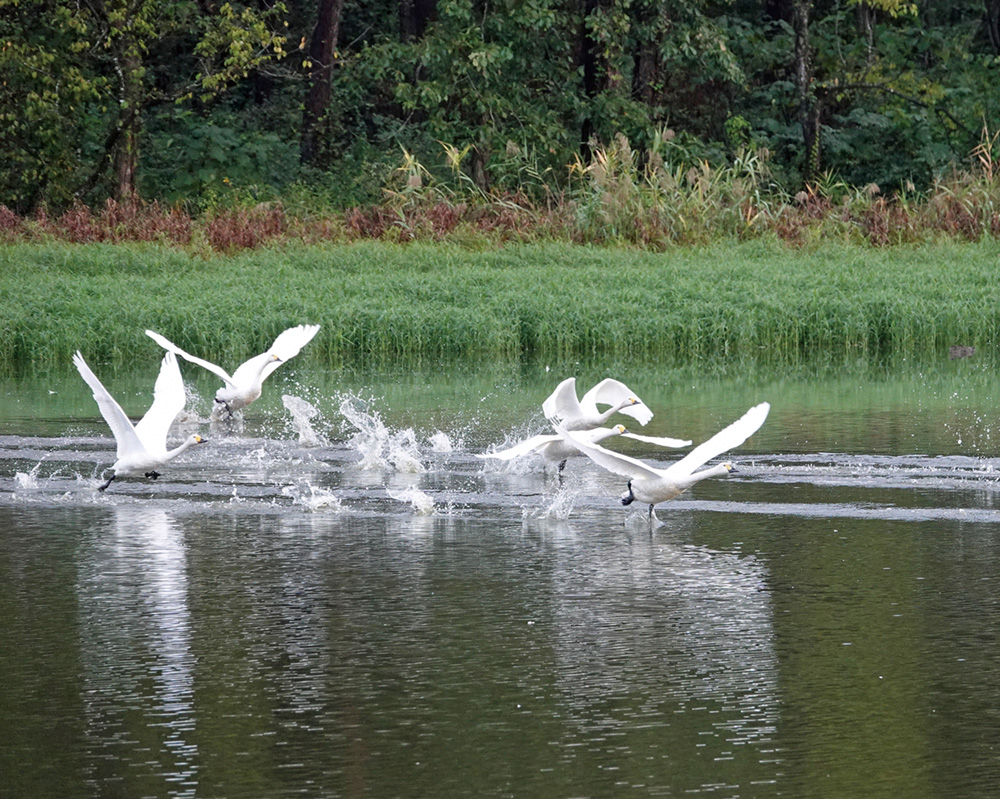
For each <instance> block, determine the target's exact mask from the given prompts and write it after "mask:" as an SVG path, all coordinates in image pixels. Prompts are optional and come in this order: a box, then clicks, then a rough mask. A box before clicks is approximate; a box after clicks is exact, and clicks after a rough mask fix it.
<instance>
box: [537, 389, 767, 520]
mask: <svg viewBox="0 0 1000 799" xmlns="http://www.w3.org/2000/svg"><path fill="white" fill-rule="evenodd" d="M770 410H771V406H770V404H769V403H767V402H762V403H760V404H759V405H755V406H754V407H752V408H751V409H750V410H748V411H747V412H746V413H745V414H743V416H741V417H740V418H739V419H737V420H736V421H735V422H733V423H732V424H731V425H729V426H728V427H726V428H724V429H722V430H720V431H719V432H718V433H716V434H715V435H714V436H712V437H711V438H710V439H708V441H705V442H703V443H701V444H699V445H698V446H697V447H695V448H694V449H693V450H691V451H690V452H689V453H688V454H687V455H685V456H684V457H683V458H681V459H680V460H679V461H677V462H676V463H673V464H671V465H670V466H668V467H667V468H666V469H656V468H654V467H652V466H648V465H647V464H645V463H643V462H642V461H640V460H636V459H635V458H630V457H629V456H628V455H622V454H620V453H618V452H612V451H611V450H608V449H604V447H601V446H599V445H598V444H595V443H593V442H591V441H588V440H587V439H585V438H584V437H583V436H581V435H579V434H574V433H571V432H569V431H567V430H566V428H564V427H561V426H557V427H556V431H557V432H558V433H559V435H561V436H562V437H563V438H564V439H565V440H566V441H567V442H568V443H569V444H571V445H573V446H575V447H576V448H577V449H579V450H580V451H581V452H583V453H584V454H585V455H587V456H588V457H589V458H590V459H591V460H592V461H594V463H596V464H597V465H598V466H602V467H604V468H605V469H607V470H608V471H609V472H614V473H615V474H620V475H622V476H624V477H628V478H629V481H628V491H627V492H626V493H625V494H623V495H622V498H621V500H622V505H629V504H631V503H632V502H634V501H636V500H638V501H639V502H643V503H648V504H649V523H650V524H652V523H653V506H654V505H656V504H657V503H660V502H666V501H667V500H669V499H674V498H675V497H678V496H680V495H681V494H682V493H683V492H685V491H687V490H688V489H689V488H690V487H691V486H693V485H694V484H695V483H698V482H701V481H702V480H706V479H708V478H709V477H719V476H722V475H725V474H729V473H730V472H732V471H735V469H734V467H733V464H732V462H731V461H726V462H725V463H720V464H719V465H718V466H713V467H712V468H710V469H703V470H702V471H700V472H696V471H695V469H697V468H698V467H699V466H701V465H702V464H704V463H707V462H708V461H709V460H711V459H712V458H714V457H715V456H717V455H721V454H722V453H723V452H726V451H727V450H730V449H733V448H734V447H738V446H739V445H740V444H742V443H743V442H744V441H746V440H747V439H748V438H749V437H750V436H751V435H753V434H754V433H755V432H757V430H758V429H760V426H761V425H762V424H764V420H765V419H766V418H767V414H768V412H769V411H770Z"/></svg>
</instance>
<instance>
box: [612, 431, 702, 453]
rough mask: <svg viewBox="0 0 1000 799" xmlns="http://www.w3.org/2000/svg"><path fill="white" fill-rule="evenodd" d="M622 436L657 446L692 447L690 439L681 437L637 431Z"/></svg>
mask: <svg viewBox="0 0 1000 799" xmlns="http://www.w3.org/2000/svg"><path fill="white" fill-rule="evenodd" d="M622 438H633V439H635V440H636V441H644V442H645V443H647V444H654V445H656V446H657V447H673V448H674V449H679V448H680V447H690V446H691V442H690V441H683V440H682V439H679V438H661V437H659V436H640V435H636V434H635V433H622Z"/></svg>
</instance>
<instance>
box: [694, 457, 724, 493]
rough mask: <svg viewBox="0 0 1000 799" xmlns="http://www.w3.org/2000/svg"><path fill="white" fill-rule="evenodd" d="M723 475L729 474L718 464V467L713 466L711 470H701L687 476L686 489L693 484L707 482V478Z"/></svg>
mask: <svg viewBox="0 0 1000 799" xmlns="http://www.w3.org/2000/svg"><path fill="white" fill-rule="evenodd" d="M724 474H729V470H728V469H727V468H726V467H725V466H723V465H722V464H721V463H720V464H719V465H718V466H713V467H712V468H711V469H702V470H701V471H700V472H695V473H694V474H691V475H688V477H687V479H686V480H685V483H686V485H687V487H688V488H690V487H691V486H693V485H694V484H695V483H700V482H701V481H702V480H707V479H708V478H709V477H720V476H721V475H724Z"/></svg>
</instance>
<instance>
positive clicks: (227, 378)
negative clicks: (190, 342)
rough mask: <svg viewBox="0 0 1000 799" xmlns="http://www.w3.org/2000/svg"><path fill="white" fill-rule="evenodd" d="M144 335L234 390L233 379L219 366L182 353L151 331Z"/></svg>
mask: <svg viewBox="0 0 1000 799" xmlns="http://www.w3.org/2000/svg"><path fill="white" fill-rule="evenodd" d="M146 335H147V336H149V337H150V338H151V339H153V341H155V342H156V343H157V344H159V345H160V346H161V347H163V349H165V350H167V351H168V352H172V353H174V354H175V355H180V356H181V357H182V358H183V359H184V360H186V361H191V363H196V364H198V366H200V367H201V368H202V369H208V371H210V372H211V373H212V374H215V375H218V376H219V377H221V378H222V381H223V382H224V383H225V384H226V385H227V386H229V387H230V388H235V387H236V386H235V384H234V378H233V377H230V376H229V372H227V371H226V370H225V369H223V368H222V367H221V366H216V365H215V364H214V363H212V362H211V361H206V360H204V359H203V358H199V357H198V356H196V355H191V354H190V353H187V352H184V350H182V349H181V348H180V347H178V346H177V345H176V344H174V343H173V342H170V341H167V339H165V338H164V337H163V336H161V335H160V334H159V333H154V332H153V331H152V330H147V331H146Z"/></svg>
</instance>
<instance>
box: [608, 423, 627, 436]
mask: <svg viewBox="0 0 1000 799" xmlns="http://www.w3.org/2000/svg"><path fill="white" fill-rule="evenodd" d="M611 429H612V430H614V431H615V435H619V436H623V435H625V434H626V433H627V432H628V430H626V429H625V425H623V424H616V425H615V426H614V427H612V428H611Z"/></svg>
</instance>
